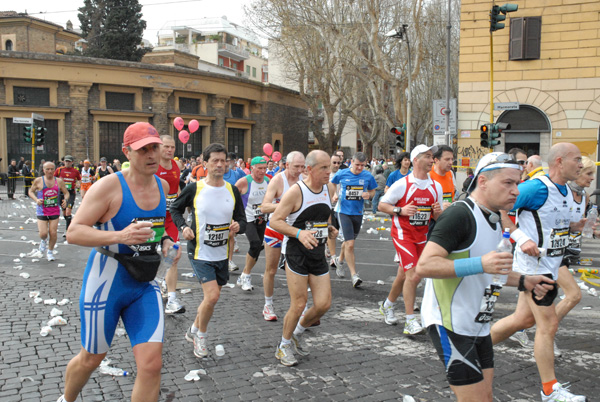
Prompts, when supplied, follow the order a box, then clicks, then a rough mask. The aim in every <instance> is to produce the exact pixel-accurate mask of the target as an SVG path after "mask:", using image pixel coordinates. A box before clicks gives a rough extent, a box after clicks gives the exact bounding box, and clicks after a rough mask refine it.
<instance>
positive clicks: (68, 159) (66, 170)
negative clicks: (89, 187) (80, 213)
mask: <svg viewBox="0 0 600 402" xmlns="http://www.w3.org/2000/svg"><path fill="white" fill-rule="evenodd" d="M54 177H60V178H61V179H62V180H63V181H64V182H65V186H66V187H67V190H69V199H68V200H67V205H66V207H65V208H63V216H64V217H65V222H66V224H67V227H66V229H65V234H64V235H63V237H66V235H67V230H69V225H71V211H72V210H73V205H75V197H76V196H77V188H79V184H80V182H81V174H79V171H78V170H77V169H75V168H74V167H73V157H72V156H71V155H67V156H65V165H64V166H61V167H59V168H58V169H56V170H55V171H54Z"/></svg>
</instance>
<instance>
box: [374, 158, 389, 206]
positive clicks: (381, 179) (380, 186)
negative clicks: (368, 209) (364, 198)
mask: <svg viewBox="0 0 600 402" xmlns="http://www.w3.org/2000/svg"><path fill="white" fill-rule="evenodd" d="M373 172H374V173H375V181H376V182H377V188H376V189H375V195H374V196H373V201H372V204H373V209H372V211H373V215H375V214H376V213H377V207H378V206H379V199H380V198H381V196H382V195H383V190H384V189H385V183H386V180H385V176H384V175H383V167H382V166H381V165H376V166H375V168H374V169H373Z"/></svg>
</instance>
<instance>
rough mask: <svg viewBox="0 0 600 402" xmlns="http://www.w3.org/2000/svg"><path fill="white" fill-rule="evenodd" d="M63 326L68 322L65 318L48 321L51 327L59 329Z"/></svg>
mask: <svg viewBox="0 0 600 402" xmlns="http://www.w3.org/2000/svg"><path fill="white" fill-rule="evenodd" d="M61 325H67V320H65V319H64V318H62V317H60V316H58V317H54V318H53V319H51V320H50V321H48V326H49V327H59V326H61Z"/></svg>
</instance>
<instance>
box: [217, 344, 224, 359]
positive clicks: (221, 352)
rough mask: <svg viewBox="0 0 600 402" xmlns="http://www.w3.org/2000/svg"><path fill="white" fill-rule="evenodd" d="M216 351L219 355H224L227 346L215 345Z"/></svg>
mask: <svg viewBox="0 0 600 402" xmlns="http://www.w3.org/2000/svg"><path fill="white" fill-rule="evenodd" d="M215 353H216V355H217V356H219V357H220V356H224V355H225V348H224V347H223V345H217V346H215Z"/></svg>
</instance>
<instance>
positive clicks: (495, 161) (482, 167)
mask: <svg viewBox="0 0 600 402" xmlns="http://www.w3.org/2000/svg"><path fill="white" fill-rule="evenodd" d="M502 168H512V169H518V170H519V171H522V170H523V166H521V165H519V164H518V163H517V162H516V161H515V158H513V156H512V155H509V154H506V153H504V152H490V153H489V154H487V155H485V156H484V157H483V158H481V159H480V160H479V163H477V168H476V169H475V174H474V175H473V180H471V184H469V188H468V189H467V193H470V192H471V191H473V190H474V189H475V187H476V186H477V176H479V174H480V173H481V172H486V171H488V170H494V169H502Z"/></svg>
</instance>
